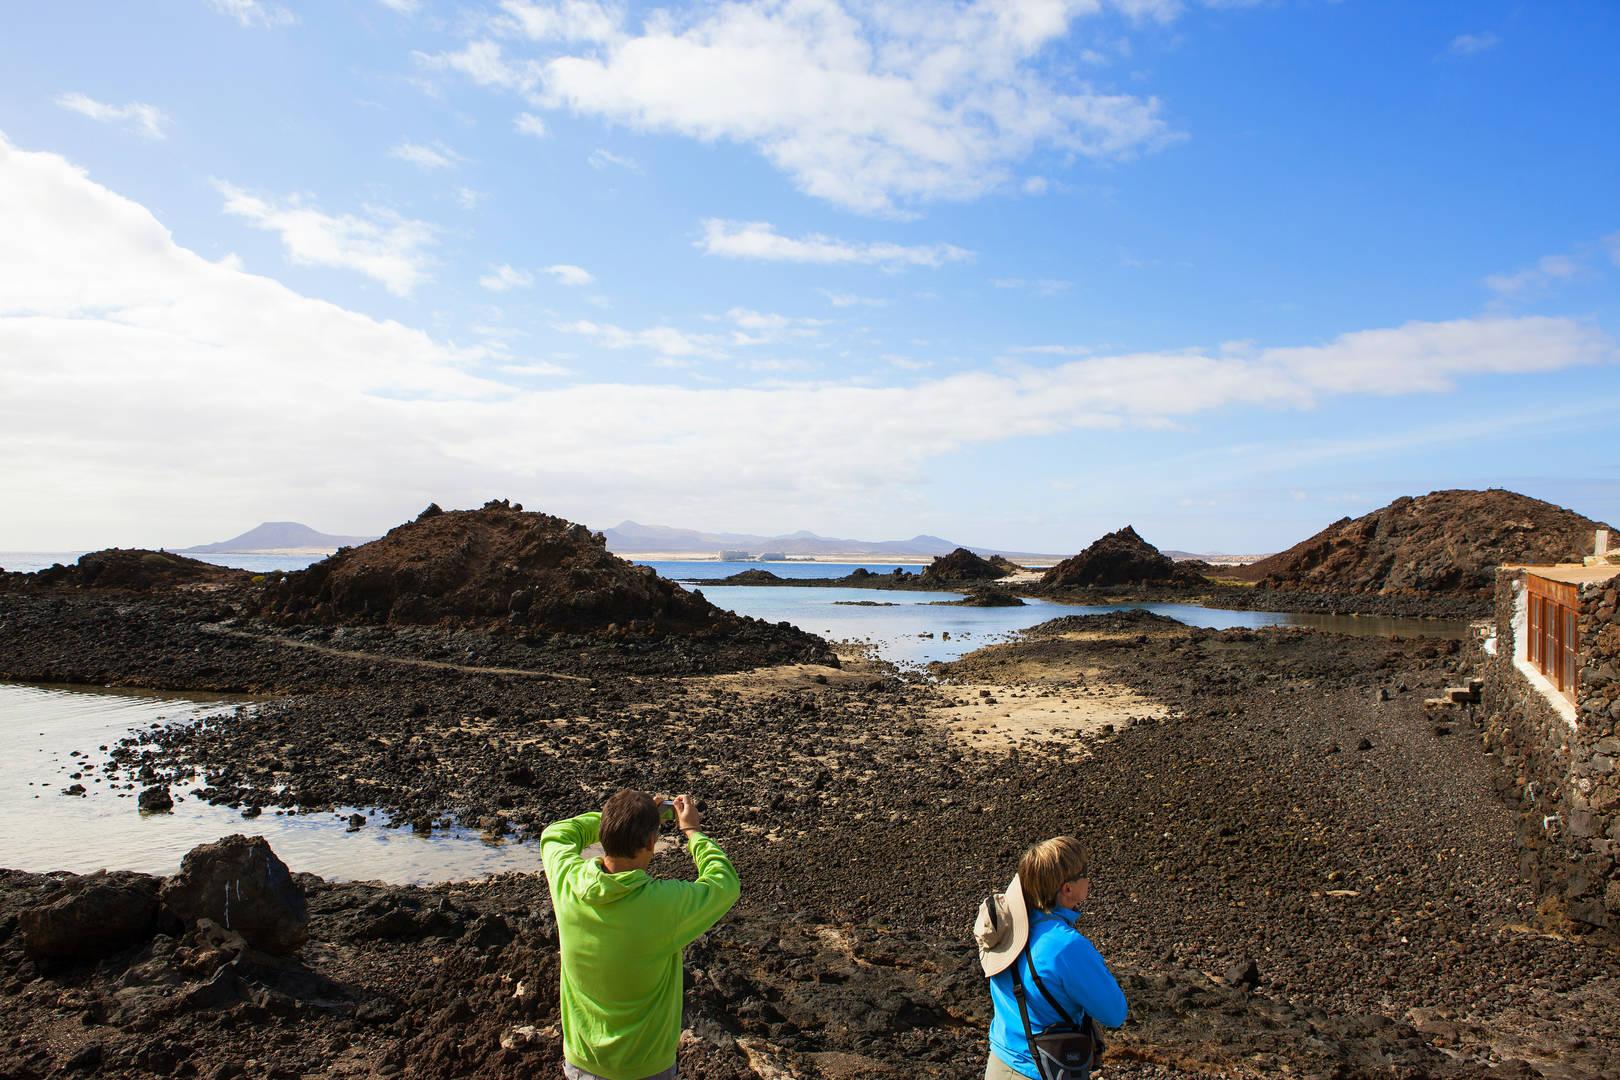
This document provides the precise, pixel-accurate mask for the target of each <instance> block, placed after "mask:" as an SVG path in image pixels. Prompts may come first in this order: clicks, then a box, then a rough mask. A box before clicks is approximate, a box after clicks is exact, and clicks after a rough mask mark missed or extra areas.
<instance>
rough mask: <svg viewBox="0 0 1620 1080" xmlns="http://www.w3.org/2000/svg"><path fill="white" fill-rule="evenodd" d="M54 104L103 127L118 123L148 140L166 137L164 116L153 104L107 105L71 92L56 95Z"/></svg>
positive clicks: (165, 116) (167, 119) (165, 117)
mask: <svg viewBox="0 0 1620 1080" xmlns="http://www.w3.org/2000/svg"><path fill="white" fill-rule="evenodd" d="M56 104H57V105H58V106H60V107H61V108H64V109H67V110H68V111H69V112H76V113H79V114H80V115H81V116H88V117H89V118H90V119H92V120H99V121H101V122H102V123H104V124H122V125H123V126H124V127H126V128H128V129H129V130H130V131H133V132H135V134H137V135H144V136H146V137H147V138H148V139H161V138H164V137H165V135H166V134H167V133H166V132H165V131H164V130H163V129H164V128H165V127H166V126H167V125H168V123H169V118H168V116H167V115H166V114H165V113H164V112H163V110H162V109H160V108H158V107H157V106H156V105H148V104H146V103H145V102H141V101H132V102H130V103H129V104H128V105H108V104H106V103H105V102H101V101H97V100H96V99H95V98H93V97H90V96H89V95H88V94H80V93H72V94H62V95H60V96H58V97H57V99H56Z"/></svg>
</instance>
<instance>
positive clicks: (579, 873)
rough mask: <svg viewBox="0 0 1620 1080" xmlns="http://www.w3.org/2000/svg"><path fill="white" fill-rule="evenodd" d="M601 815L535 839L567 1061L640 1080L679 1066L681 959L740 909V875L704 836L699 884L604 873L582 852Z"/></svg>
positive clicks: (699, 846) (558, 825) (695, 841)
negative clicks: (553, 926) (558, 966)
mask: <svg viewBox="0 0 1620 1080" xmlns="http://www.w3.org/2000/svg"><path fill="white" fill-rule="evenodd" d="M601 822H602V815H601V814H598V813H589V814H581V815H580V816H579V817H576V818H569V819H568V820H566V821H554V822H552V823H551V824H550V825H548V826H546V831H545V832H543V833H541V834H540V861H541V862H542V863H543V864H544V865H545V868H546V883H547V884H548V885H549V887H550V889H551V906H552V908H553V909H554V910H555V911H556V913H557V936H558V938H559V939H560V940H561V942H562V994H561V1010H562V1029H563V1057H565V1058H567V1059H568V1060H569V1061H570V1062H572V1063H573V1064H574V1065H575V1066H577V1067H578V1068H581V1069H584V1070H585V1071H587V1072H593V1073H595V1074H596V1075H598V1076H603V1077H607V1080H642V1078H643V1077H647V1076H653V1075H655V1074H657V1073H660V1072H663V1071H664V1070H665V1069H667V1068H669V1067H670V1066H671V1065H674V1064H675V1050H676V1046H677V1044H678V1043H679V1042H680V1038H681V953H682V951H683V950H685V948H686V946H687V945H689V944H691V943H692V941H693V940H694V939H695V938H696V937H697V936H698V935H699V934H701V933H703V932H704V931H705V930H707V929H708V928H709V927H711V926H713V925H714V924H715V923H716V922H718V921H719V920H720V917H721V916H722V915H724V914H725V913H726V912H727V911H730V910H731V905H733V904H735V903H736V902H737V896H738V893H739V892H740V887H739V885H738V883H737V871H736V870H735V869H733V868H732V865H731V860H730V859H728V858H726V853H725V852H723V851H721V850H720V846H719V845H718V844H716V843H715V842H714V841H713V840H710V839H709V838H708V837H707V836H704V835H703V834H702V833H700V832H694V833H693V834H692V837H691V839H690V840H689V841H687V850H688V851H690V852H691V853H692V861H693V862H695V863H696V864H697V868H698V878H697V880H696V881H668V880H662V879H659V878H654V877H651V876H649V875H648V874H647V872H646V871H645V870H629V871H626V872H625V873H622V874H610V873H608V872H606V871H605V870H603V869H602V866H601V864H600V863H599V862H597V861H596V860H594V859H593V860H591V861H589V862H587V861H586V860H585V859H584V857H583V856H582V855H581V854H580V852H581V851H583V850H584V849H585V848H586V847H588V846H589V845H591V844H594V843H596V841H597V838H598V837H597V834H598V833H599V831H600V830H601Z"/></svg>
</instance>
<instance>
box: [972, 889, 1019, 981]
mask: <svg viewBox="0 0 1620 1080" xmlns="http://www.w3.org/2000/svg"><path fill="white" fill-rule="evenodd" d="M973 940H974V941H975V942H977V943H978V946H979V966H980V967H982V968H984V974H985V977H986V978H989V977H990V976H991V975H995V974H996V973H998V972H1001V971H1005V970H1006V969H1007V968H1008V967H1009V966H1011V964H1012V962H1013V961H1014V960H1016V959H1018V954H1019V953H1021V952H1023V951H1024V945H1025V944H1026V943H1027V942H1028V941H1029V908H1027V907H1025V906H1024V886H1023V884H1022V883H1020V882H1019V880H1018V875H1017V874H1014V875H1013V879H1012V882H1011V883H1010V884H1008V886H1007V890H1006V891H1005V892H999V893H993V894H991V895H990V896H987V897H985V899H984V902H983V903H981V904H980V905H979V914H978V917H977V918H975V919H974V920H973Z"/></svg>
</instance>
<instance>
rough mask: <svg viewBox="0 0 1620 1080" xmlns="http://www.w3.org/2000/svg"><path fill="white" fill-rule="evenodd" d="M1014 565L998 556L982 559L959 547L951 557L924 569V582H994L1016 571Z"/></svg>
mask: <svg viewBox="0 0 1620 1080" xmlns="http://www.w3.org/2000/svg"><path fill="white" fill-rule="evenodd" d="M1016 569H1017V567H1015V566H1013V564H1012V563H1010V562H1008V561H1007V560H1006V559H1003V558H1002V557H1001V556H999V555H997V556H995V557H994V558H990V559H982V558H980V557H979V556H977V555H975V554H973V552H971V551H969V550H968V549H967V548H962V547H959V548H957V549H956V550H955V551H953V552H951V553H950V554H949V555H941V556H939V557H938V558H937V559H935V560H934V561H933V562H931V563H929V564H928V565H927V566H926V567H924V568H923V572H922V580H923V581H924V582H927V583H930V584H932V583H936V582H937V583H939V584H942V585H943V584H946V583H950V582H961V581H994V580H995V579H997V578H1003V577H1006V576H1007V575H1008V574H1010V573H1012V572H1013V571H1014V570H1016Z"/></svg>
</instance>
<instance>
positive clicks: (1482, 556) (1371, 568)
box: [1234, 488, 1612, 597]
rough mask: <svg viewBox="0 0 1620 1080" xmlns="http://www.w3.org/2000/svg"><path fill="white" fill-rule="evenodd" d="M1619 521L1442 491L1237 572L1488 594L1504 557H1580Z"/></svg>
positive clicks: (1524, 498) (1293, 581)
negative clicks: (1596, 536) (1611, 522)
mask: <svg viewBox="0 0 1620 1080" xmlns="http://www.w3.org/2000/svg"><path fill="white" fill-rule="evenodd" d="M1601 528H1612V527H1611V526H1606V525H1604V524H1603V523H1601V522H1597V521H1593V520H1591V519H1590V518H1586V517H1582V516H1581V515H1580V514H1577V513H1575V512H1574V511H1573V510H1565V509H1564V508H1563V507H1561V506H1555V505H1553V504H1552V503H1549V502H1543V501H1542V500H1540V499H1532V498H1530V497H1529V496H1528V495H1520V494H1518V493H1517V492H1513V491H1503V490H1501V489H1499V488H1492V489H1490V490H1488V491H1468V490H1452V491H1434V492H1430V493H1429V494H1427V495H1420V496H1418V497H1417V498H1412V497H1410V496H1403V497H1402V498H1399V499H1396V500H1395V501H1394V502H1392V503H1390V504H1389V505H1388V506H1385V507H1383V508H1382V509H1379V510H1374V511H1373V512H1372V513H1370V514H1367V515H1364V516H1363V517H1359V518H1354V519H1351V518H1341V519H1339V520H1338V521H1335V522H1334V523H1333V524H1332V525H1329V526H1328V527H1327V528H1325V529H1323V530H1322V531H1321V532H1319V533H1317V534H1316V535H1315V536H1313V537H1311V538H1310V539H1308V540H1303V541H1301V542H1300V543H1298V544H1295V545H1294V546H1293V547H1291V548H1289V549H1288V550H1287V551H1284V552H1281V553H1280V554H1277V555H1273V556H1272V557H1271V558H1269V559H1263V560H1261V561H1260V562H1257V563H1253V564H1251V565H1249V566H1245V567H1241V568H1238V571H1237V573H1236V574H1235V575H1234V576H1239V577H1242V578H1244V579H1246V580H1249V581H1257V582H1259V583H1260V584H1261V585H1262V586H1264V587H1266V588H1275V589H1290V588H1291V589H1312V590H1317V591H1325V592H1351V593H1380V594H1385V595H1408V596H1410V595H1428V594H1445V595H1455V596H1475V597H1480V596H1488V595H1489V594H1490V592H1491V590H1492V589H1493V588H1494V586H1495V580H1496V567H1497V566H1499V565H1501V564H1503V563H1552V562H1565V561H1579V559H1580V557H1581V556H1582V555H1584V554H1587V553H1590V551H1591V550H1592V533H1593V530H1595V529H1601Z"/></svg>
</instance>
